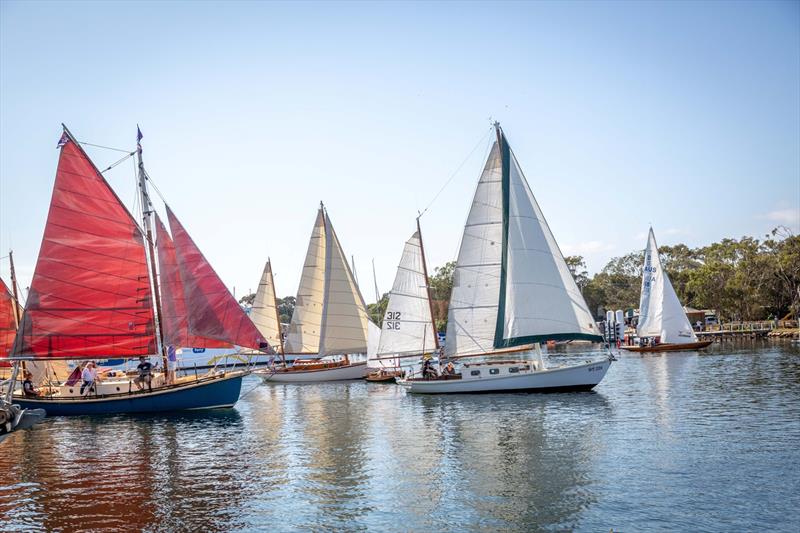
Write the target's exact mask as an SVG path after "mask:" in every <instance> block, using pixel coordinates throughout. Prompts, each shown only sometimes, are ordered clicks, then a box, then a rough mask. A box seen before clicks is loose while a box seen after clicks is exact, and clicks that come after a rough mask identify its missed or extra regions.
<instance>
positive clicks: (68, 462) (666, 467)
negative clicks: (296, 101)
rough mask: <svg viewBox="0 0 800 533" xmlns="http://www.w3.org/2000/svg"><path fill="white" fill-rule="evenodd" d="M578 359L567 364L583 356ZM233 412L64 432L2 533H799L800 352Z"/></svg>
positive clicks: (31, 472)
mask: <svg viewBox="0 0 800 533" xmlns="http://www.w3.org/2000/svg"><path fill="white" fill-rule="evenodd" d="M564 355H567V356H568V355H569V354H568V353H566V354H564ZM250 389H252V392H250V393H249V394H247V395H246V396H245V397H244V398H243V399H242V400H241V401H240V402H239V403H238V404H237V406H236V408H235V409H233V410H228V411H218V412H209V413H197V414H184V415H170V416H119V417H111V418H91V417H81V418H71V419H67V418H62V419H48V420H47V421H46V422H44V423H42V424H41V425H39V426H37V427H36V428H34V429H33V430H30V431H26V432H22V433H20V434H16V435H13V436H12V437H10V438H9V439H8V440H7V441H6V442H5V443H4V444H3V445H2V447H0V453H2V457H0V470H2V471H5V472H6V474H5V477H4V478H3V479H2V480H0V530H11V531H13V530H25V531H32V530H33V531H35V530H70V531H72V530H81V529H84V530H99V529H113V530H139V529H143V530H150V531H174V530H206V531H228V530H252V529H262V530H265V529H268V530H271V531H282V530H316V531H320V530H367V529H369V530H381V531H466V530H486V531H493V530H519V531H522V530H524V531H534V530H586V531H609V530H610V529H612V528H613V529H614V530H615V531H617V530H621V531H637V530H644V529H649V530H670V531H676V530H681V531H733V530H737V531H754V530H772V531H776V530H784V531H790V530H791V531H796V528H797V524H798V522H800V349H798V348H796V347H791V346H790V345H789V344H788V343H781V344H778V343H767V342H761V341H754V342H743V343H737V344H727V345H724V346H722V347H720V346H714V347H713V348H712V349H711V350H710V351H709V352H708V353H707V354H703V355H698V354H697V353H688V354H667V355H658V356H653V355H648V356H639V355H625V356H622V357H621V358H620V361H618V362H617V363H615V364H614V365H613V366H612V368H611V370H610V371H609V373H608V375H607V376H606V379H605V381H604V382H603V383H602V384H601V385H600V386H599V387H597V389H596V392H594V393H575V394H552V395H533V394H510V395H477V396H431V397H420V396H410V395H406V394H405V393H404V392H403V391H402V390H401V389H400V388H399V387H397V386H395V385H383V384H368V383H365V382H351V383H338V384H337V383H331V384H324V385H306V386H297V385H295V386H282V385H277V386H276V385H272V386H267V385H259V384H258V382H257V381H256V380H250V379H249V378H248V380H246V381H245V385H244V388H243V391H244V392H246V391H248V390H250Z"/></svg>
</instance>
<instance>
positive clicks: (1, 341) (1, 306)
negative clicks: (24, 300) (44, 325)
mask: <svg viewBox="0 0 800 533" xmlns="http://www.w3.org/2000/svg"><path fill="white" fill-rule="evenodd" d="M16 306H17V304H16V302H15V301H14V297H13V296H12V295H11V291H9V290H8V287H7V286H6V284H5V282H4V281H3V280H2V279H0V359H5V358H7V357H8V354H9V352H11V347H12V346H13V345H14V337H15V336H16V335H17V316H21V315H15V314H14V308H15V307H16ZM0 366H10V364H9V363H7V362H3V361H0Z"/></svg>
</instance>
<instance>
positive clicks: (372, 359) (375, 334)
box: [367, 320, 395, 369]
mask: <svg viewBox="0 0 800 533" xmlns="http://www.w3.org/2000/svg"><path fill="white" fill-rule="evenodd" d="M367 326H368V333H367V368H369V369H379V368H395V365H394V364H393V363H392V361H384V360H381V361H379V360H378V346H380V343H381V328H379V327H378V326H376V325H375V324H374V323H373V322H372V320H370V321H369V323H368V324H367Z"/></svg>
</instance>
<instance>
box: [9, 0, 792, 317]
mask: <svg viewBox="0 0 800 533" xmlns="http://www.w3.org/2000/svg"><path fill="white" fill-rule="evenodd" d="M490 117H492V118H494V119H497V120H500V121H501V123H502V125H503V127H504V129H505V131H506V133H507V135H508V137H509V140H510V143H511V146H512V148H513V149H514V150H515V152H516V154H517V157H518V159H519V160H520V162H521V164H522V167H523V169H524V171H525V173H526V176H527V178H528V181H529V182H530V184H531V186H532V188H533V191H534V194H536V196H537V198H538V200H539V203H540V204H541V206H542V209H543V210H544V213H545V216H546V217H547V218H548V220H549V223H550V226H551V228H552V230H553V232H554V234H555V236H556V239H557V240H558V242H559V243H560V245H561V247H562V249H563V250H564V251H565V253H570V254H581V255H584V256H585V257H586V258H587V260H588V262H589V267H590V270H592V271H596V270H598V269H600V268H602V266H603V265H604V264H605V262H606V261H607V260H608V259H609V258H610V257H611V256H614V255H619V254H623V253H627V252H628V251H631V250H633V249H637V248H643V247H644V245H645V234H646V231H647V227H648V224H649V223H652V224H653V226H654V228H655V230H656V235H657V236H658V238H659V242H660V243H661V244H671V243H676V242H685V243H687V244H689V245H691V246H697V245H703V244H707V243H709V242H712V241H715V240H718V239H720V238H722V237H740V236H742V235H755V236H761V235H763V234H764V233H765V232H767V231H768V230H769V229H771V228H772V227H773V226H775V225H777V224H779V223H782V224H786V225H789V226H791V227H792V228H793V229H794V230H795V231H798V229H799V228H798V225H800V221H798V218H800V8H798V3H797V2H776V3H771V2H752V3H747V2H732V3H726V2H710V3H699V2H666V3H644V2H623V3H600V2H591V3H581V2H564V3H545V2H537V3H508V4H502V3H496V2H493V3H486V4H482V3H464V4H457V3H441V4H434V3H374V4H370V3H356V4H347V3H346V4H337V3H332V2H331V3H292V4H274V3H254V2H253V3H233V2H226V3H219V4H217V3H210V2H209V3H201V2H193V3H188V2H187V3H165V2H150V3H145V2H142V3H123V2H108V3H100V2H90V3H69V2H57V3H48V2H28V3H21V2H8V1H3V2H2V3H0V251H1V252H0V255H5V254H6V252H7V250H8V248H9V247H11V246H13V248H14V251H15V258H16V260H17V266H18V270H19V271H20V282H21V283H22V284H23V285H25V284H28V283H29V279H30V277H31V275H32V272H33V266H34V264H35V260H36V255H37V253H38V248H39V244H40V241H41V235H42V231H43V227H44V222H45V218H46V215H47V208H48V205H49V199H50V192H51V188H52V182H53V177H54V174H55V168H56V162H57V150H56V149H55V145H56V141H57V140H58V137H59V135H60V123H61V122H62V121H63V122H65V123H66V124H67V125H68V126H69V127H70V129H71V130H72V131H73V132H74V133H75V135H76V136H77V137H78V138H79V139H80V140H85V141H89V142H94V143H99V144H105V145H109V146H115V147H122V148H132V147H133V146H134V144H135V138H134V134H135V128H136V124H137V123H138V124H140V125H141V127H142V131H143V133H144V135H145V137H144V141H143V144H144V148H145V163H146V165H147V167H148V171H149V173H150V174H151V175H152V177H153V178H154V180H155V182H156V183H157V185H158V186H159V188H160V189H161V191H162V192H163V193H164V194H165V196H166V197H167V199H168V201H169V202H170V205H171V206H172V207H173V209H174V211H175V213H176V214H177V215H178V217H180V218H181V220H182V222H183V223H184V225H185V226H186V227H187V229H188V230H189V232H190V233H191V234H192V235H193V237H194V238H195V240H196V242H197V243H198V244H199V246H200V247H201V248H202V250H203V251H204V252H205V254H206V256H207V257H208V258H209V259H210V260H211V262H212V264H213V265H214V267H215V268H216V269H217V272H218V273H219V274H220V275H221V276H222V278H223V279H224V280H225V282H226V283H227V284H228V285H229V286H234V285H235V286H236V288H237V289H236V292H237V294H239V295H240V294H242V292H243V291H244V290H246V289H247V288H255V287H256V286H257V283H258V278H259V275H260V272H261V269H262V267H263V263H264V261H265V259H266V257H267V256H271V257H272V260H273V263H274V269H275V272H276V284H277V286H278V294H279V295H289V294H294V293H295V291H296V289H297V283H298V280H299V275H300V270H301V267H302V262H303V258H304V255H305V250H306V246H307V241H308V237H309V234H310V231H311V226H312V223H313V221H314V217H315V213H316V209H317V205H318V203H319V201H320V200H324V201H325V203H326V205H327V206H328V209H329V213H330V216H331V219H332V221H333V223H334V226H335V228H336V230H337V233H338V234H339V237H340V240H341V241H342V243H343V245H344V247H345V252H346V253H347V254H352V255H354V256H355V258H356V264H357V272H358V276H359V278H360V279H361V282H362V283H361V284H362V289H363V292H364V294H365V297H366V299H367V300H368V301H372V300H373V299H374V297H373V292H374V291H373V289H372V283H371V280H370V278H371V267H370V261H371V259H372V258H375V262H376V264H377V269H378V283H379V286H380V288H381V290H382V291H386V290H388V289H389V288H390V285H391V281H392V279H393V277H394V270H395V267H396V264H397V261H398V259H399V255H400V252H401V250H402V246H403V242H404V241H405V239H407V238H408V236H409V235H410V234H411V233H412V232H413V230H414V217H415V216H416V213H417V210H418V209H423V208H424V207H425V206H426V205H427V204H428V203H429V202H430V201H431V199H432V198H433V197H434V195H435V194H436V192H437V191H438V190H439V189H440V188H441V186H442V185H443V184H444V183H445V182H446V181H447V180H448V178H449V177H450V176H451V175H453V173H454V172H456V170H458V169H459V166H460V165H461V164H462V162H463V166H461V167H460V170H459V171H458V172H457V173H456V174H455V177H454V178H453V180H452V181H451V182H450V184H449V185H448V186H447V188H446V189H445V190H444V192H443V193H442V194H441V196H439V198H438V199H437V201H436V202H435V203H434V204H433V206H432V207H431V209H430V211H429V212H428V213H427V214H426V215H425V216H424V217H423V219H422V222H423V232H424V236H425V242H426V248H427V251H428V255H429V263H430V264H431V265H432V266H436V265H440V264H442V263H444V262H445V261H447V260H450V259H453V258H454V257H455V254H456V251H457V246H458V242H459V239H460V235H461V231H462V225H463V222H464V219H465V217H466V213H467V210H468V207H469V203H470V199H471V196H472V193H473V189H474V186H475V182H476V180H477V177H478V174H479V171H480V168H481V166H482V164H483V161H482V159H483V157H484V155H485V154H486V151H487V148H488V140H489V137H488V136H485V134H486V133H488V132H489V118H490ZM482 136H484V138H483V141H481V142H479V140H480V139H482ZM476 143H477V144H478V147H477V149H475V151H474V152H472V156H471V157H468V156H469V154H470V153H471V151H472V150H473V148H474V147H475V146H476ZM89 153H90V155H92V157H94V158H95V160H96V162H97V163H98V166H100V167H101V168H103V167H104V166H106V165H108V164H109V163H111V162H113V161H114V160H116V159H117V157H118V155H117V154H116V153H114V152H109V151H105V150H96V149H91V150H90V151H89ZM108 177H109V180H110V181H111V183H112V185H113V186H114V187H115V188H116V189H117V191H118V192H119V193H120V195H121V197H122V198H123V199H124V200H126V201H130V200H132V199H133V197H134V188H133V180H134V177H133V167H132V166H131V165H130V164H126V165H124V166H123V167H120V168H119V169H116V170H115V171H113V172H111V173H109V175H108ZM7 274H8V267H7V263H6V261H5V260H3V261H2V266H0V275H2V276H4V277H7Z"/></svg>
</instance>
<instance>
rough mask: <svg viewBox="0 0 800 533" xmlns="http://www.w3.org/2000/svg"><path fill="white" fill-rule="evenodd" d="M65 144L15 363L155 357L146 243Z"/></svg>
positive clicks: (77, 151) (84, 160)
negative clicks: (60, 359)
mask: <svg viewBox="0 0 800 533" xmlns="http://www.w3.org/2000/svg"><path fill="white" fill-rule="evenodd" d="M65 137H66V138H62V139H63V144H61V143H59V145H60V146H61V153H60V155H59V159H58V169H57V171H56V179H55V184H54V186H53V196H52V199H51V200H50V211H49V213H48V215H47V223H46V224H45V228H44V237H43V238H42V246H41V248H40V249H39V258H38V260H37V262H36V269H35V271H34V273H33V281H32V283H31V288H30V292H29V293H28V299H27V301H26V305H25V312H24V314H23V316H22V321H21V323H20V326H19V331H18V332H17V337H16V340H15V341H14V347H13V349H12V350H11V357H14V358H25V359H28V358H30V359H49V358H64V359H83V358H87V359H88V358H104V357H130V358H132V357H137V356H140V355H149V354H152V353H155V351H156V342H155V340H156V339H155V335H154V331H155V328H154V318H153V315H154V313H153V306H152V300H151V294H150V276H149V273H148V269H147V261H146V259H145V249H144V236H143V235H142V232H141V230H140V229H139V227H138V225H137V224H136V222H135V221H134V219H133V217H132V216H131V214H130V213H129V212H128V210H127V209H126V208H125V206H124V205H123V204H122V202H121V201H120V199H119V197H117V195H116V194H115V193H114V191H113V190H112V189H111V187H110V186H109V184H108V182H106V180H105V179H104V178H103V176H102V175H101V174H100V172H99V171H98V170H97V168H96V167H95V166H94V164H92V162H91V160H90V159H89V158H88V156H87V155H86V154H85V153H84V151H83V150H82V149H81V148H80V146H78V145H77V144H76V143H75V142H74V140H73V139H71V138H70V137H69V136H68V135H66V136H65Z"/></svg>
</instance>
